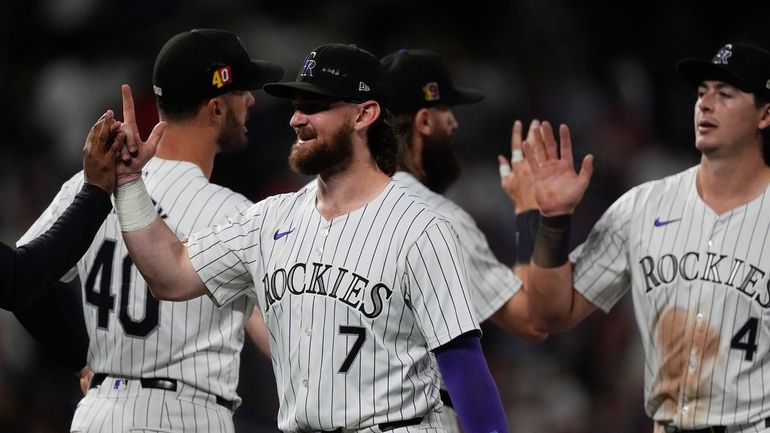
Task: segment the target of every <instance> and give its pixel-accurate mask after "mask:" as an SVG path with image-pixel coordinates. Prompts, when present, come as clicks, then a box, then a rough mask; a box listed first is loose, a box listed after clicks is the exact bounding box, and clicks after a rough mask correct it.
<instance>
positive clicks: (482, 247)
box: [452, 213, 521, 322]
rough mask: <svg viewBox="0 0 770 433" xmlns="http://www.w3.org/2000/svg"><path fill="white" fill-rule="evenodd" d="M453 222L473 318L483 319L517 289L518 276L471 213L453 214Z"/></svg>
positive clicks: (519, 286) (518, 286)
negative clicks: (470, 299) (464, 268)
mask: <svg viewBox="0 0 770 433" xmlns="http://www.w3.org/2000/svg"><path fill="white" fill-rule="evenodd" d="M452 226H453V227H454V229H455V230H456V231H457V234H458V236H459V237H460V239H461V242H460V247H461V248H462V253H463V257H464V259H465V263H466V270H467V273H468V285H469V291H470V295H471V298H472V300H473V308H474V312H475V313H476V319H477V320H478V321H479V322H483V321H485V320H487V319H489V317H490V316H492V314H494V313H495V312H496V311H497V310H499V309H500V307H502V306H503V304H505V303H506V302H507V301H508V300H509V299H511V297H512V296H513V295H514V294H515V293H516V292H517V291H519V289H520V288H521V280H520V279H519V277H518V276H517V275H516V274H515V273H514V272H513V269H511V268H510V267H509V266H507V265H505V264H504V263H500V261H498V260H497V257H495V254H494V253H493V252H492V249H491V248H490V247H489V242H488V241H487V238H486V236H484V233H482V231H481V230H480V229H479V227H478V226H477V225H476V223H475V222H474V221H473V219H472V218H471V217H470V215H467V214H465V213H463V214H462V215H459V217H457V218H454V219H453V220H452Z"/></svg>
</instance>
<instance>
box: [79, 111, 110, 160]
mask: <svg viewBox="0 0 770 433" xmlns="http://www.w3.org/2000/svg"><path fill="white" fill-rule="evenodd" d="M113 115H114V114H113V113H112V110H107V111H105V112H104V114H102V115H101V117H99V120H97V121H96V123H94V126H92V127H91V132H89V133H88V137H86V145H85V147H84V149H83V150H84V152H86V153H91V152H93V151H94V149H99V150H100V149H102V147H103V146H100V144H102V143H106V142H107V141H108V139H109V135H110V126H111V124H112V122H114V121H115V119H114V117H113ZM97 128H98V129H97Z"/></svg>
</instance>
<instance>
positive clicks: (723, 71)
mask: <svg viewBox="0 0 770 433" xmlns="http://www.w3.org/2000/svg"><path fill="white" fill-rule="evenodd" d="M677 70H679V74H680V75H681V76H682V78H683V79H684V81H685V82H686V83H687V84H689V85H691V86H693V87H698V86H699V85H700V84H701V83H702V82H703V81H704V80H718V81H723V82H725V83H728V84H731V85H733V86H735V87H737V88H739V89H741V90H743V91H747V92H751V91H752V90H751V86H750V85H749V83H748V81H747V80H746V79H745V78H744V77H741V76H740V75H738V74H736V73H735V72H733V71H730V70H728V69H727V68H725V67H724V66H723V65H718V64H714V63H711V62H707V61H705V60H700V59H685V60H682V61H681V62H679V63H678V64H677Z"/></svg>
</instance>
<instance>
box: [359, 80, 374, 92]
mask: <svg viewBox="0 0 770 433" xmlns="http://www.w3.org/2000/svg"><path fill="white" fill-rule="evenodd" d="M358 90H359V91H361V92H368V91H370V90H372V89H370V88H369V86H367V85H366V83H364V82H363V81H359V82H358Z"/></svg>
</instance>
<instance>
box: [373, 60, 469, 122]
mask: <svg viewBox="0 0 770 433" xmlns="http://www.w3.org/2000/svg"><path fill="white" fill-rule="evenodd" d="M381 62H382V64H383V65H384V66H385V68H386V69H387V70H388V76H389V77H390V82H391V84H392V86H393V107H392V111H393V113H394V114H407V113H415V112H417V110H419V109H420V108H426V107H433V106H436V105H461V104H471V103H474V102H478V101H481V100H482V99H484V95H483V94H482V93H481V92H479V91H478V90H474V89H468V88H463V87H456V86H455V85H454V84H453V83H452V78H451V76H450V75H449V68H448V67H447V65H446V63H445V62H444V60H443V59H442V58H441V57H440V56H439V55H438V54H436V53H435V52H433V51H430V50H426V49H401V50H398V51H396V52H393V53H390V54H388V55H387V56H385V57H383V58H382V60H381Z"/></svg>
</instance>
